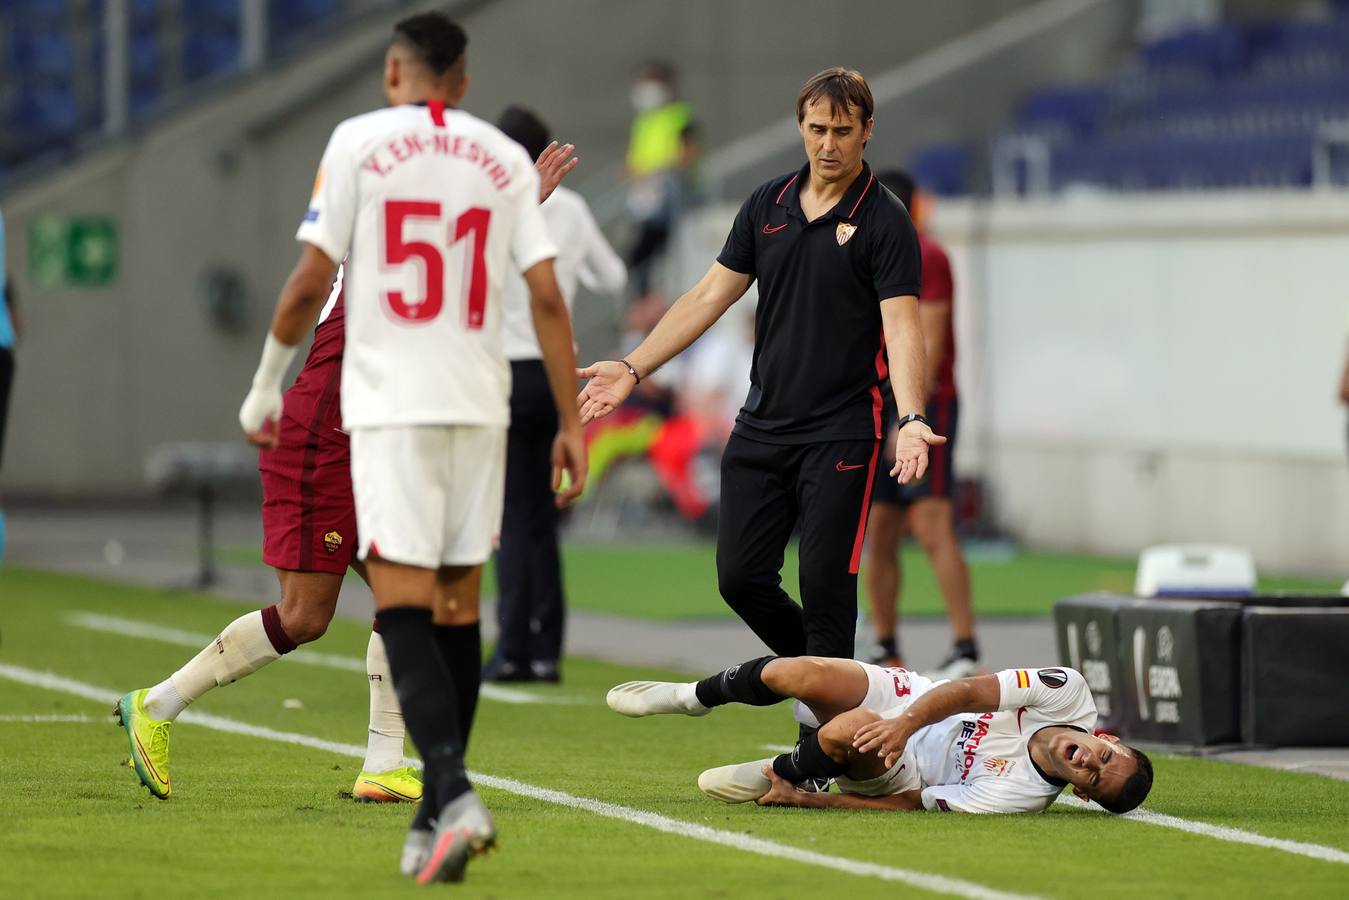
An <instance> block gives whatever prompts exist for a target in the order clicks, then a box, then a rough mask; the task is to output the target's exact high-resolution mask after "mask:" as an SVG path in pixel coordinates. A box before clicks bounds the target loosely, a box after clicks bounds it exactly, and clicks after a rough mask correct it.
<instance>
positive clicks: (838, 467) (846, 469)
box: [834, 459, 867, 472]
mask: <svg viewBox="0 0 1349 900" xmlns="http://www.w3.org/2000/svg"><path fill="white" fill-rule="evenodd" d="M866 466H867V464H866V463H858V464H857V465H855V466H845V465H844V464H843V460H841V459H840V460H839V461H838V462H836V463H834V469H835V470H836V471H838V472H851V471H852V470H853V469H865V468H866Z"/></svg>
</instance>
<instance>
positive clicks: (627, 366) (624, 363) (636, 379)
mask: <svg viewBox="0 0 1349 900" xmlns="http://www.w3.org/2000/svg"><path fill="white" fill-rule="evenodd" d="M610 362H616V363H618V364H619V365H620V366H622V367H623V368H625V369H627V370H628V374H629V375H631V376H632V380H633V381H634V382H636V384H634V385H633V387H636V386H637V385H638V384H641V383H642V376H641V375H638V374H637V370H636V369H634V368H633V367H632V363H630V362H628V361H627V360H626V359H614V360H610Z"/></svg>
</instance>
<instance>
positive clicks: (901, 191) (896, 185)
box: [876, 169, 914, 212]
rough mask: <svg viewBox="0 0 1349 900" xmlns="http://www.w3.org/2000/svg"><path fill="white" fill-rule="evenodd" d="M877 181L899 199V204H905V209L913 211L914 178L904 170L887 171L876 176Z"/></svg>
mask: <svg viewBox="0 0 1349 900" xmlns="http://www.w3.org/2000/svg"><path fill="white" fill-rule="evenodd" d="M876 180H877V181H879V182H880V183H881V184H882V185H884V186H885V189H886V190H888V191H889V192H890V193H892V194H894V195H895V196H896V197H898V198H899V202H900V203H903V204H904V208H905V209H907V210H909V211H910V212H912V211H913V191H914V182H913V176H912V175H910V174H909V173H908V172H905V171H904V170H903V169H886V170H885V171H884V172H881V173H880V174H879V175H877V176H876Z"/></svg>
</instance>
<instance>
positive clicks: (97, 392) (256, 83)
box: [0, 0, 1131, 499]
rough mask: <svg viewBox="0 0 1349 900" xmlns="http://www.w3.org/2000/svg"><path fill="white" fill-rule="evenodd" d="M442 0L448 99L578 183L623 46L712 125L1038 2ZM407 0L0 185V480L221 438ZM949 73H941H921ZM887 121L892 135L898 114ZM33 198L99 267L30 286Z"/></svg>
mask: <svg viewBox="0 0 1349 900" xmlns="http://www.w3.org/2000/svg"><path fill="white" fill-rule="evenodd" d="M446 5H449V6H453V7H458V8H461V9H465V10H466V11H465V13H464V16H465V17H464V22H465V25H466V27H467V29H468V31H469V33H470V48H469V54H470V61H469V69H470V75H471V78H472V79H473V83H472V86H471V89H470V91H469V95H468V100H467V102H466V108H468V109H469V110H471V111H474V112H476V113H478V114H480V115H484V116H487V117H492V116H495V115H496V113H497V112H498V111H499V110H500V109H501V108H502V107H503V106H504V105H505V104H506V103H508V102H512V101H523V102H525V103H528V104H532V105H534V106H536V107H537V108H538V109H540V110H542V111H544V112H545V114H546V115H547V116H548V117H549V118H551V119H553V121H554V124H555V127H556V129H557V131H558V133H559V136H561V137H563V138H565V139H571V140H575V141H576V143H578V144H579V145H580V146H581V148H582V150H581V154H582V157H583V168H582V169H581V170H580V171H578V176H580V177H578V178H577V179H576V180H575V183H576V184H577V185H580V186H585V185H586V184H587V183H588V182H587V181H586V180H585V179H586V178H587V177H591V178H599V179H601V181H600V182H598V183H597V182H595V181H591V182H589V184H591V185H592V188H593V189H594V190H600V189H608V188H610V187H612V186H613V185H615V184H618V180H617V175H616V172H617V171H618V170H617V165H618V162H619V160H621V158H622V155H623V152H624V148H625V144H626V139H627V129H628V126H629V123H630V120H631V118H630V110H629V107H628V88H629V83H630V79H631V76H632V73H633V71H634V69H635V66H636V65H637V63H638V62H639V61H641V60H644V59H648V58H651V57H662V58H667V59H670V60H672V61H673V62H674V63H675V64H676V65H677V66H679V68H680V69H681V71H682V73H683V84H684V89H685V94H686V96H687V97H688V98H689V99H690V100H691V101H692V103H693V104H694V106H695V108H696V109H697V112H698V115H699V118H700V120H701V121H702V122H703V124H704V128H705V139H706V141H707V143H708V146H709V147H711V146H715V145H717V144H718V143H721V142H725V141H729V140H731V139H733V138H734V137H736V136H738V135H740V134H743V133H745V132H746V131H747V130H752V129H753V128H754V127H757V126H759V125H762V124H764V123H765V122H771V121H773V120H775V119H779V118H780V117H782V116H784V115H790V113H791V109H792V103H793V101H794V99H795V93H796V89H797V87H798V86H799V84H800V83H801V82H802V80H804V78H805V77H806V76H807V75H809V74H811V73H812V72H814V71H817V70H818V69H820V68H822V67H824V66H826V65H830V64H835V63H845V64H847V65H851V66H857V67H860V68H862V69H863V70H864V71H867V72H869V73H870V72H879V71H881V70H884V69H885V68H887V67H894V66H896V65H898V64H900V63H902V62H904V61H907V60H909V59H912V58H914V57H916V56H918V55H920V54H921V53H922V52H923V51H924V50H926V49H929V48H934V47H939V46H942V45H943V44H945V43H947V42H949V41H950V40H952V39H954V38H956V37H958V36H959V35H961V34H963V33H966V32H968V31H969V30H971V29H974V28H977V27H979V26H981V25H986V24H988V23H990V22H993V21H995V20H998V19H1000V18H1002V17H1004V16H1007V15H1009V14H1011V13H1014V12H1016V11H1018V10H1022V9H1025V8H1027V7H1030V6H1034V5H1036V4H1035V3H1033V2H1032V0H996V2H994V0H949V2H946V3H942V4H905V5H904V6H903V8H902V11H903V14H902V16H899V15H897V13H896V8H897V7H896V5H895V4H893V3H891V2H889V0H854V2H852V3H850V4H848V5H847V7H846V8H844V7H839V8H837V9H835V8H832V7H831V8H828V9H829V13H828V15H823V16H822V15H821V14H820V11H819V9H820V8H819V7H818V6H817V5H815V4H808V3H805V2H802V0H792V2H787V3H774V4H771V8H772V10H773V14H772V15H764V14H763V12H762V10H763V8H764V7H767V6H770V4H767V3H763V4H759V3H737V4H733V5H732V4H725V3H722V2H719V0H689V2H686V3H680V4H669V3H666V4H657V3H643V4H634V3H630V2H627V0H576V2H573V3H567V4H558V3H550V2H545V0H495V2H474V3H468V4H446ZM1126 5H1131V4H1126ZM405 13H406V7H401V8H399V9H396V10H389V11H386V12H380V13H375V14H371V15H369V16H367V17H366V18H364V19H362V20H361V22H360V23H359V25H357V26H353V27H351V28H349V29H347V30H345V31H341V32H339V33H338V34H335V35H332V36H331V37H329V38H326V39H325V40H324V42H323V44H322V45H321V46H319V47H318V48H316V49H314V50H312V51H311V52H308V53H306V54H304V55H302V56H301V57H299V58H298V59H294V60H291V61H288V62H286V63H284V64H281V65H275V66H271V67H268V68H266V69H264V70H262V71H260V72H257V73H253V74H250V75H247V76H242V77H240V78H237V79H234V80H232V81H227V82H224V83H221V84H219V85H216V86H214V87H212V88H209V89H207V90H205V91H203V92H202V93H201V94H200V95H196V96H194V97H193V98H192V101H191V102H190V103H183V104H181V105H180V106H179V107H178V108H177V109H175V110H171V111H170V112H169V113H168V114H167V115H164V116H161V117H159V118H157V119H155V120H153V121H151V122H149V123H146V124H142V125H140V126H138V130H137V131H136V132H135V133H133V134H132V135H130V136H129V137H128V138H127V139H125V140H122V141H119V142H114V143H111V144H108V145H106V146H103V147H102V148H97V149H93V150H90V151H89V152H87V153H86V154H85V155H83V156H82V157H81V158H80V159H78V160H77V161H75V162H73V163H71V164H68V165H64V166H62V167H61V168H60V169H59V170H55V171H53V172H52V173H51V174H49V175H48V176H46V177H42V178H39V179H37V180H33V181H25V182H23V183H22V184H19V185H17V186H14V187H12V188H11V189H9V190H8V191H7V192H6V193H5V195H4V196H3V197H0V207H3V209H4V213H5V216H6V223H7V233H8V236H9V242H10V244H9V246H8V248H7V252H8V258H9V260H10V269H11V272H12V274H13V276H14V278H15V280H16V283H17V287H18V290H19V292H20V294H21V296H22V298H23V302H24V306H25V315H26V320H27V325H28V332H27V334H26V335H25V340H24V343H23V346H22V347H21V348H20V350H19V354H18V374H17V380H16V384H15V394H14V398H13V406H12V409H11V416H10V422H11V427H10V434H9V439H8V441H7V447H6V457H5V471H4V476H3V482H2V483H0V487H3V489H4V491H5V493H6V495H7V496H8V497H10V498H11V499H12V498H14V497H19V496H25V495H26V496H30V497H52V496H66V497H71V498H79V497H88V496H91V495H96V494H101V495H115V496H125V495H129V494H131V495H134V494H139V493H143V492H144V491H145V490H146V485H145V481H144V476H143V474H142V466H143V460H144V458H145V455H146V453H147V452H148V451H149V450H150V449H151V448H152V447H154V446H155V445H157V444H160V443H163V442H166V441H173V440H234V439H236V437H237V434H236V431H237V427H236V425H235V415H236V412H237V407H238V403H239V401H240V398H241V397H242V395H243V393H244V391H245V390H246V387H247V383H248V378H249V375H250V373H251V372H252V370H253V367H254V365H255V364H256V355H257V352H258V348H259V346H260V345H261V342H262V336H263V333H264V331H265V329H266V326H267V321H268V318H269V316H270V311H271V307H272V303H273V301H274V298H275V296H276V291H277V290H278V288H279V287H280V285H281V283H282V281H283V280H284V278H285V276H286V274H287V272H288V271H289V269H290V266H291V265H292V263H293V261H294V258H295V255H296V249H295V244H294V242H293V235H294V230H295V227H296V224H297V222H298V219H299V217H300V216H301V215H302V214H303V210H304V206H305V200H306V198H307V196H308V191H309V187H310V185H311V183H312V181H313V177H314V169H315V166H316V163H317V160H318V158H319V156H320V154H321V153H322V150H323V146H324V143H325V142H326V140H327V137H328V135H329V133H330V132H331V129H332V127H333V125H334V124H335V123H336V122H338V121H340V120H341V119H343V118H345V117H347V116H350V115H353V114H356V113H359V112H362V111H364V110H367V109H370V108H372V107H376V106H378V105H380V104H381V103H382V102H383V100H382V96H381V92H380V90H379V85H378V74H379V71H380V61H381V59H382V54H383V49H384V47H385V46H386V43H387V35H388V33H389V29H390V26H391V25H392V23H393V22H394V21H395V20H396V19H397V18H399V17H400V16H401V15H404V14H405ZM1097 30H1098V31H1099V29H1097ZM1112 33H1113V32H1112ZM1091 34H1093V35H1094V34H1096V31H1092V32H1091ZM559 36H562V37H561V38H560V37H559ZM1112 39H1113V38H1112ZM1101 40H1104V39H1103V38H1101V39H1098V38H1096V37H1091V38H1090V39H1088V38H1087V37H1084V38H1083V39H1082V40H1081V41H1077V42H1074V43H1073V44H1072V46H1073V47H1074V48H1076V49H1075V50H1074V52H1073V53H1070V54H1065V56H1067V57H1070V58H1071V59H1076V60H1078V61H1079V62H1081V60H1084V59H1091V58H1093V57H1098V58H1099V57H1101V56H1102V55H1104V54H1103V52H1100V51H1101V48H1102V46H1103V45H1102V44H1101ZM1041 55H1042V56H1044V55H1045V54H1041ZM1005 62H1006V60H1005V59H1004V60H1003V61H1002V63H1000V65H999V66H998V67H996V68H997V71H994V72H991V73H988V74H987V76H986V77H985V78H984V79H983V80H984V81H989V80H995V81H996V82H997V87H998V91H1004V90H1013V89H1014V86H1015V84H1016V83H1018V79H1021V80H1022V81H1023V83H1025V84H1029V83H1030V81H1029V79H1033V78H1036V77H1043V75H1044V74H1045V73H1044V72H1039V71H1038V70H1035V69H1034V68H1033V67H1032V68H1030V69H1028V70H1027V71H1025V72H1024V73H1023V72H1021V71H1020V69H1019V68H1017V67H1006V66H1005ZM1101 64H1104V63H1103V62H1102V63H1101ZM1055 74H1056V75H1062V74H1064V73H1063V72H1062V71H1058V70H1056V71H1055ZM949 89H950V84H949V81H942V82H939V83H938V84H935V85H933V87H932V90H934V91H938V92H940V91H949ZM986 93H987V92H981V91H966V92H964V97H965V101H964V102H963V103H961V104H952V103H945V104H941V103H938V104H935V105H924V106H922V107H921V110H926V112H924V115H928V116H929V118H928V119H925V120H924V121H926V122H927V123H928V126H929V127H928V131H923V132H920V131H918V130H917V129H914V130H913V136H912V142H916V141H918V140H919V138H920V137H922V138H923V139H927V138H928V137H931V135H932V134H943V135H944V134H946V133H947V131H948V130H949V128H953V127H955V126H954V125H941V124H940V122H941V121H944V120H942V119H941V109H943V108H946V109H948V110H958V112H959V116H960V117H963V118H961V119H960V121H966V122H974V121H976V120H984V121H987V120H989V118H990V117H1000V116H1003V115H1005V114H1006V110H1005V108H1003V106H1002V105H1000V104H1003V98H1002V97H1001V95H1000V94H999V95H998V96H991V95H990V96H985V94H986ZM994 93H996V92H994ZM924 96H927V95H924ZM932 96H938V95H932ZM940 96H946V95H944V94H942V95H940ZM914 110H915V112H914V114H915V115H917V114H918V111H919V110H920V108H919V107H914ZM887 115H889V114H887ZM888 121H890V122H891V123H892V124H891V125H888V126H887V131H888V132H890V133H891V134H892V135H893V134H894V133H895V132H896V131H897V130H899V129H897V128H896V126H895V124H894V123H895V122H897V121H898V120H897V118H895V117H891V118H890V119H889V120H888ZM934 123H936V124H934ZM943 129H947V130H943ZM929 131H930V132H931V134H929V133H928V132H929ZM905 140H909V138H905ZM896 146H898V144H896ZM594 173H600V174H598V175H595V174H594ZM761 174H762V173H755V174H753V176H752V177H753V178H756V179H757V178H759V177H761ZM48 214H57V215H88V214H96V215H105V216H108V217H110V218H111V219H112V220H113V221H114V222H115V223H116V225H117V228H118V233H119V237H120V244H121V249H120V272H119V275H118V278H117V280H116V281H115V283H113V284H112V285H110V286H109V287H106V288H99V289H75V288H56V289H41V290H39V289H36V288H35V287H34V286H33V284H32V282H31V280H30V277H29V271H28V245H27V241H28V230H29V226H30V224H31V223H32V222H33V220H34V219H35V218H36V217H39V216H42V215H48ZM216 267H226V268H230V269H234V270H236V271H238V272H239V273H240V274H241V275H242V277H243V284H244V288H245V292H246V317H245V319H244V322H243V325H242V327H241V328H239V329H238V330H236V331H224V330H221V329H219V328H217V327H216V326H214V325H213V324H212V322H211V319H210V317H209V315H208V311H207V308H206V304H205V302H204V301H203V300H202V298H201V296H200V280H201V277H202V275H203V273H204V272H205V271H207V270H208V269H211V268H216ZM607 349H608V348H607V347H605V348H603V350H604V351H605V352H607Z"/></svg>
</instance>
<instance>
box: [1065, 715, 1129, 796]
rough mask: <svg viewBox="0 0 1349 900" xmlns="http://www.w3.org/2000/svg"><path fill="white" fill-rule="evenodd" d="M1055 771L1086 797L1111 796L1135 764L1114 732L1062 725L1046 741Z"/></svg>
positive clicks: (1117, 790)
mask: <svg viewBox="0 0 1349 900" xmlns="http://www.w3.org/2000/svg"><path fill="white" fill-rule="evenodd" d="M1049 753H1050V755H1051V757H1052V758H1053V760H1054V764H1055V767H1056V768H1057V769H1058V775H1059V777H1060V778H1063V779H1064V780H1065V781H1067V782H1069V783H1070V784H1072V785H1073V787H1075V788H1077V789H1078V790H1079V791H1081V792H1082V793H1083V794H1086V795H1087V796H1088V797H1091V798H1096V797H1113V796H1115V794H1117V793H1118V792H1119V790H1120V788H1121V787H1123V786H1124V782H1125V781H1127V780H1128V779H1129V776H1130V775H1132V774H1133V773H1134V771H1135V770H1136V769H1137V768H1138V761H1137V759H1135V757H1134V754H1133V751H1132V750H1130V749H1129V748H1128V747H1126V746H1125V745H1123V744H1121V743H1120V742H1119V738H1117V737H1115V736H1114V735H1110V734H1107V735H1102V736H1101V737H1096V736H1094V735H1090V734H1083V733H1081V732H1076V731H1071V730H1068V729H1064V730H1063V731H1060V732H1059V733H1057V734H1055V735H1054V736H1053V737H1052V738H1050V741H1049Z"/></svg>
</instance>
